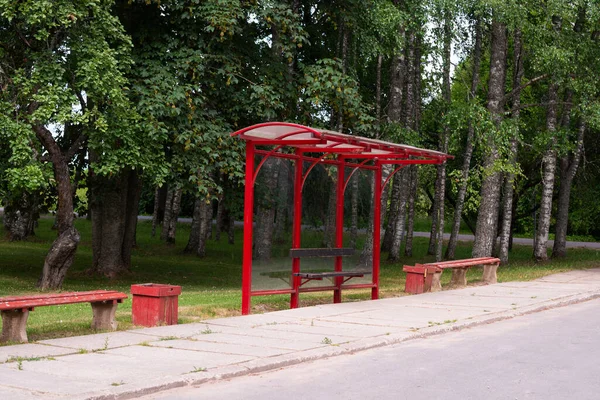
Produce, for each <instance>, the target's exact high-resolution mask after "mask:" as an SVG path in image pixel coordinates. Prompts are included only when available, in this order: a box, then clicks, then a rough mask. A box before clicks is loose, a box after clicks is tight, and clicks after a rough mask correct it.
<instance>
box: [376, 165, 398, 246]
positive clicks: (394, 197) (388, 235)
mask: <svg viewBox="0 0 600 400" xmlns="http://www.w3.org/2000/svg"><path fill="white" fill-rule="evenodd" d="M401 175H402V174H401V173H400V172H398V173H396V175H394V177H393V178H392V179H393V181H392V183H391V186H392V189H391V194H390V207H389V211H388V213H387V225H386V228H385V233H384V235H383V242H382V243H381V251H390V250H391V248H392V243H393V241H394V235H395V231H394V229H395V227H396V220H397V219H398V210H399V209H400V206H399V199H400V194H401V193H402V179H401ZM383 207H387V204H385V205H383Z"/></svg>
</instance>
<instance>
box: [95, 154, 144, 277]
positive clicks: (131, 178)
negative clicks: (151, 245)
mask: <svg viewBox="0 0 600 400" xmlns="http://www.w3.org/2000/svg"><path fill="white" fill-rule="evenodd" d="M93 159H95V156H94V155H93V152H91V153H90V160H93ZM88 181H89V193H90V209H91V210H92V255H93V262H92V271H93V272H95V273H99V274H102V275H104V276H107V277H109V278H115V277H116V276H117V275H119V274H121V273H123V272H125V271H127V270H129V267H130V265H131V250H132V249H133V246H134V243H135V232H136V229H135V227H136V225H137V214H138V206H139V199H140V194H141V188H142V186H141V180H140V179H139V175H138V173H137V172H136V171H134V170H124V171H122V172H121V173H119V174H118V175H116V176H113V177H110V178H109V177H103V176H98V175H96V174H94V172H93V171H90V175H89V178H88Z"/></svg>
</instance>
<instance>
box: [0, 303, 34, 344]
mask: <svg viewBox="0 0 600 400" xmlns="http://www.w3.org/2000/svg"><path fill="white" fill-rule="evenodd" d="M27 317H29V310H24V311H23V310H5V311H2V336H0V343H6V342H16V343H27V331H26V330H25V328H26V326H27Z"/></svg>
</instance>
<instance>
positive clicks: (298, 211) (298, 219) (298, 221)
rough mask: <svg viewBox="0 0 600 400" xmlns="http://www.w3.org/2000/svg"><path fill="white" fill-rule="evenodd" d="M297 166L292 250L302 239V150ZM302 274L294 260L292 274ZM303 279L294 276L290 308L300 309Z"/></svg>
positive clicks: (298, 264)
mask: <svg viewBox="0 0 600 400" xmlns="http://www.w3.org/2000/svg"><path fill="white" fill-rule="evenodd" d="M296 155H297V156H298V158H296V161H295V163H296V165H295V168H296V169H295V174H294V224H293V227H292V248H293V249H299V248H300V245H301V238H302V183H303V182H302V167H303V163H304V161H303V157H302V150H300V149H296ZM298 272H300V259H299V258H297V257H295V258H293V259H292V274H294V273H298ZM300 284H301V278H300V277H299V276H294V275H292V294H291V295H290V308H298V300H299V294H300Z"/></svg>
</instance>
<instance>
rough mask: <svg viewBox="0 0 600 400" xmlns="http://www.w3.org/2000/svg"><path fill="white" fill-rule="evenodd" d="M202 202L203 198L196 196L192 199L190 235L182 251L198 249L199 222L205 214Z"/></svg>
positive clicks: (192, 251)
mask: <svg viewBox="0 0 600 400" xmlns="http://www.w3.org/2000/svg"><path fill="white" fill-rule="evenodd" d="M204 204H205V200H204V199H201V198H196V200H195V201H194V213H193V214H192V224H191V226H190V237H189V238H188V242H187V245H186V246H185V249H183V252H184V253H195V252H197V251H198V244H199V243H200V223H201V221H202V218H203V216H204V215H206V212H205V210H204Z"/></svg>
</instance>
